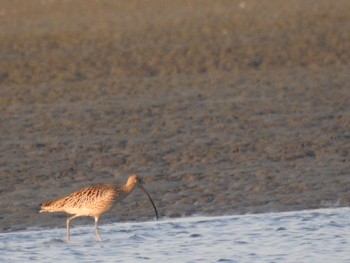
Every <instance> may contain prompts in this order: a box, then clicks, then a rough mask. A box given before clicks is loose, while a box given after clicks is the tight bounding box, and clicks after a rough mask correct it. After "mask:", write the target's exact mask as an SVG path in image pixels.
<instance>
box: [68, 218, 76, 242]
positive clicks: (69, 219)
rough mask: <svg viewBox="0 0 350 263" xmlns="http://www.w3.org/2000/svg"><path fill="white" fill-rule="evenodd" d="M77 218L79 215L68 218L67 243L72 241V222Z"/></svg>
mask: <svg viewBox="0 0 350 263" xmlns="http://www.w3.org/2000/svg"><path fill="white" fill-rule="evenodd" d="M76 217H78V216H77V215H74V216H72V217H68V218H67V242H69V241H70V237H69V236H70V221H71V220H72V219H73V218H76Z"/></svg>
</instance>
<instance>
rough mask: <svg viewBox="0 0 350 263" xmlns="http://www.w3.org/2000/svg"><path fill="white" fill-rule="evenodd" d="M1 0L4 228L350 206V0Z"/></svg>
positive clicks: (0, 218)
mask: <svg viewBox="0 0 350 263" xmlns="http://www.w3.org/2000/svg"><path fill="white" fill-rule="evenodd" d="M0 3H1V4H0V39H1V41H0V58H1V59H0V110H1V115H0V135H1V140H0V200H1V201H0V231H12V230H18V229H23V228H28V227H33V226H39V227H49V226H50V227H51V226H59V227H64V226H65V220H64V218H65V215H62V214H39V213H38V209H39V204H40V203H42V202H45V201H49V200H52V199H55V198H57V197H61V196H63V195H66V194H69V193H71V192H73V191H75V190H78V189H80V188H82V187H85V186H88V185H93V184H97V183H110V182H116V183H118V184H123V183H124V182H125V181H126V179H127V177H128V175H129V174H131V173H133V172H136V173H138V174H139V175H141V176H144V178H145V179H144V180H145V183H146V184H145V187H146V188H147V190H148V191H149V192H150V194H151V196H152V197H153V199H154V201H155V203H156V205H157V207H158V210H159V212H160V214H161V215H162V216H166V217H181V216H190V215H193V214H201V215H223V214H237V213H256V212H266V211H286V210H297V209H307V208H318V207H330V206H344V205H348V204H349V200H350V195H349V189H350V153H349V151H350V66H349V62H350V15H349V14H350V2H349V1H347V0H338V1H332V0H328V1H326V0H319V1H298V0H296V1H277V0H276V1H273V0H269V1H259V0H252V1H231V0H230V1H211V0H207V1H160V0H159V1H155V0H152V1H136V0H129V1H89V2H88V3H87V2H86V1H78V0H77V1H54V0H43V1H19V0H18V1H1V2H0ZM153 216H154V214H153V209H152V207H151V205H150V204H149V202H148V200H147V199H146V198H145V197H144V196H143V194H142V192H141V191H138V190H136V191H135V192H134V193H132V195H131V196H130V197H128V199H126V200H124V201H123V203H122V204H120V205H117V206H116V207H115V208H114V209H113V211H111V212H110V213H108V214H106V215H105V216H104V217H102V219H101V224H103V223H104V222H105V223H106V222H110V221H116V220H150V219H151V218H153ZM78 221H79V222H80V223H81V224H82V223H89V224H92V222H93V220H92V219H86V220H85V219H77V222H75V223H74V222H73V225H74V224H78V223H79V222H78Z"/></svg>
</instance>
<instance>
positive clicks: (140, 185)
mask: <svg viewBox="0 0 350 263" xmlns="http://www.w3.org/2000/svg"><path fill="white" fill-rule="evenodd" d="M139 187H140V188H141V190H142V191H143V192H144V193H145V194H146V195H147V196H148V198H149V200H150V201H151V203H152V205H153V208H154V211H155V212H156V217H157V220H158V211H157V208H156V206H155V205H154V203H153V200H152V198H151V196H150V195H149V193H148V192H147V190H146V189H145V188H144V187H143V185H142V184H139Z"/></svg>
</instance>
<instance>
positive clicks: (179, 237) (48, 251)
mask: <svg viewBox="0 0 350 263" xmlns="http://www.w3.org/2000/svg"><path fill="white" fill-rule="evenodd" d="M349 213H350V209H349V208H336V209H319V210H307V211H300V212H286V213H268V214H257V215H238V216H221V217H191V218H180V219H166V220H160V221H155V222H142V223H117V224H110V225H101V226H100V231H101V235H102V237H103V238H104V241H103V242H99V241H97V238H96V236H95V234H94V232H93V226H91V227H79V226H78V227H73V228H72V230H71V242H70V243H66V242H65V229H50V230H36V231H34V230H32V231H22V232H13V233H5V234H0V240H1V242H0V244H1V245H0V252H1V253H0V262H27V261H35V262H58V261H59V262H165V261H166V262H350V254H349V247H350V231H348V228H349V220H348V215H349Z"/></svg>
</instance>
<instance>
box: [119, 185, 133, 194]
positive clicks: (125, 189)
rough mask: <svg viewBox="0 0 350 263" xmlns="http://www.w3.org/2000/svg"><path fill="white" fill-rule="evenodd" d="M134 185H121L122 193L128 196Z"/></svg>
mask: <svg viewBox="0 0 350 263" xmlns="http://www.w3.org/2000/svg"><path fill="white" fill-rule="evenodd" d="M135 186H136V184H132V183H126V184H125V185H123V187H122V189H121V190H122V192H123V194H124V195H125V196H127V195H129V194H130V193H131V192H132V191H133V190H134V188H135Z"/></svg>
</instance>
